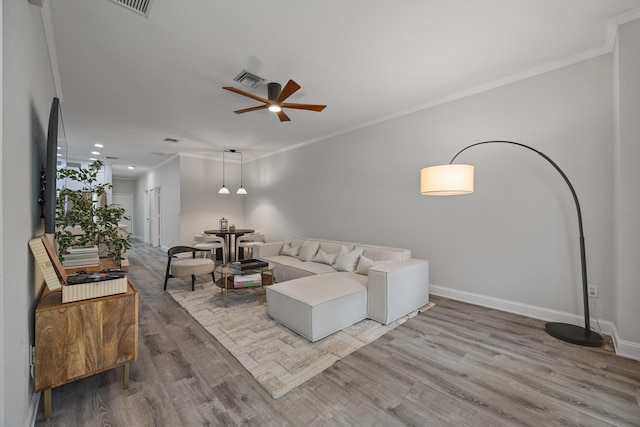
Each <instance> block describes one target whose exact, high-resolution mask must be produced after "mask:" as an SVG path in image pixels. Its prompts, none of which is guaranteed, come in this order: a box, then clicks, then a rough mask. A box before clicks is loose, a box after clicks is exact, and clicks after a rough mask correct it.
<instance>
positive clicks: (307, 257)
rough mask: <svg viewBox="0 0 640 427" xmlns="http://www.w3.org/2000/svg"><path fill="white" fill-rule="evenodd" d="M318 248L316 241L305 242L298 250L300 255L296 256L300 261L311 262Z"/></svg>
mask: <svg viewBox="0 0 640 427" xmlns="http://www.w3.org/2000/svg"><path fill="white" fill-rule="evenodd" d="M318 248H320V242H319V241H317V240H305V242H304V243H303V244H302V246H301V248H300V254H299V255H298V259H300V261H311V259H312V258H313V257H314V256H315V255H316V253H317V252H318Z"/></svg>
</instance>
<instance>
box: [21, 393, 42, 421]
mask: <svg viewBox="0 0 640 427" xmlns="http://www.w3.org/2000/svg"><path fill="white" fill-rule="evenodd" d="M39 407H40V393H33V395H32V396H31V402H29V414H28V415H27V420H26V422H25V424H24V425H25V426H26V427H33V426H35V425H36V419H37V418H38V408H39Z"/></svg>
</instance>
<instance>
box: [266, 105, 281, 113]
mask: <svg viewBox="0 0 640 427" xmlns="http://www.w3.org/2000/svg"><path fill="white" fill-rule="evenodd" d="M269 111H271V112H273V113H279V112H280V111H282V108H280V106H279V105H276V104H273V105H270V106H269Z"/></svg>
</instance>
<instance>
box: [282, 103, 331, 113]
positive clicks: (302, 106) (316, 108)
mask: <svg viewBox="0 0 640 427" xmlns="http://www.w3.org/2000/svg"><path fill="white" fill-rule="evenodd" d="M326 107H327V106H326V105H316V104H295V103H293V104H292V103H289V102H285V103H284V104H282V108H295V109H296V110H309V111H318V112H320V111H322V110H324V109H325V108H326Z"/></svg>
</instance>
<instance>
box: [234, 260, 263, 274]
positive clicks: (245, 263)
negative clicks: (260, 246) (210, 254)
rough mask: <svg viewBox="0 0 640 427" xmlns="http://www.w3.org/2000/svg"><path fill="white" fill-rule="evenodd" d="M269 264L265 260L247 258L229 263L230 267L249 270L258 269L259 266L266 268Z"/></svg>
mask: <svg viewBox="0 0 640 427" xmlns="http://www.w3.org/2000/svg"><path fill="white" fill-rule="evenodd" d="M268 265H269V264H268V263H267V262H265V261H262V260H259V259H245V260H240V261H236V262H232V263H230V264H229V268H230V269H232V270H234V271H238V272H240V271H247V270H256V269H258V268H265V267H267V266H268Z"/></svg>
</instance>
